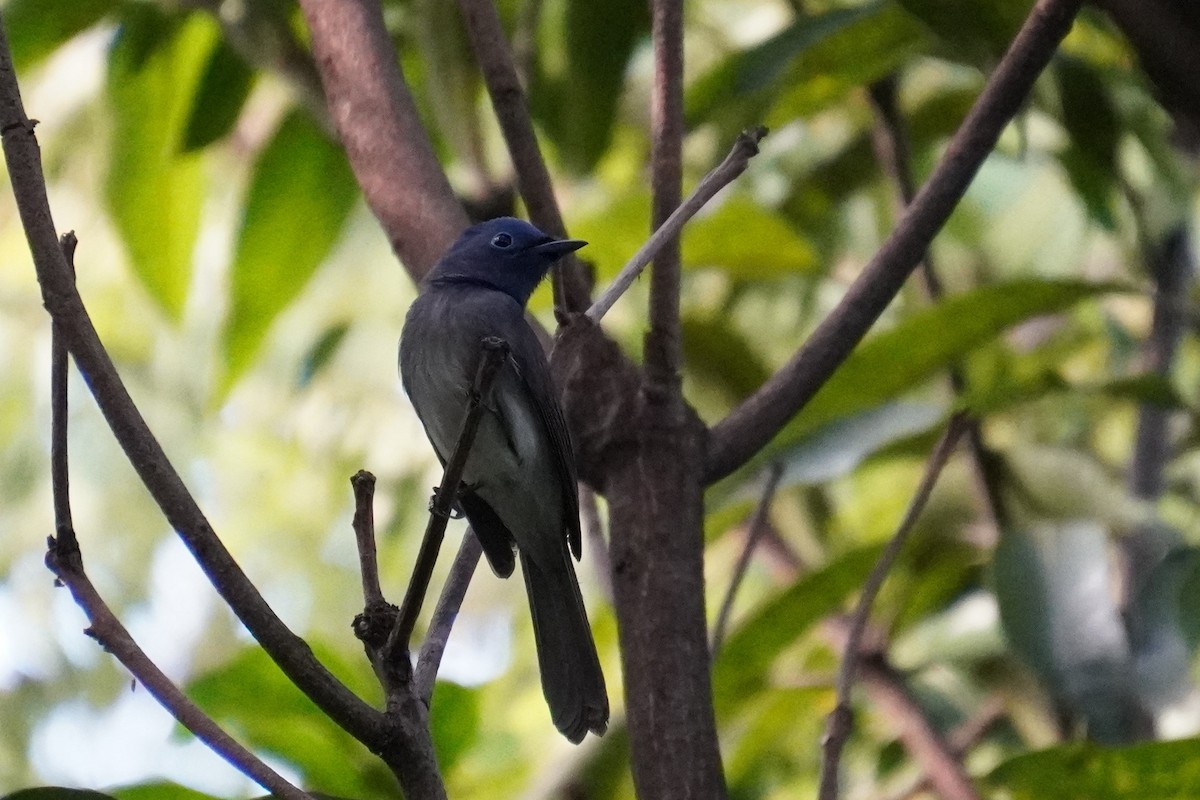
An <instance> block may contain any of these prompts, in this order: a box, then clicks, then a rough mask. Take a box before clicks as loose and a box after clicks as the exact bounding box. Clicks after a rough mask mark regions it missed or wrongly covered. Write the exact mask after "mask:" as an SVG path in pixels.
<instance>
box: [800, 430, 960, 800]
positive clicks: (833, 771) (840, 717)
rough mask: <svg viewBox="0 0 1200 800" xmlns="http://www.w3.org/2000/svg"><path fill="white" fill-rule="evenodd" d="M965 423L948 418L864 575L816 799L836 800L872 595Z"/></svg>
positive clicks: (877, 588)
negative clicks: (884, 544)
mask: <svg viewBox="0 0 1200 800" xmlns="http://www.w3.org/2000/svg"><path fill="white" fill-rule="evenodd" d="M964 422H965V419H964V417H962V416H961V415H955V416H953V417H951V419H950V424H949V425H947V426H946V431H945V433H943V434H942V438H941V439H940V440H939V441H938V443H937V446H936V447H934V449H933V454H932V455H931V456H930V457H929V463H928V465H927V466H926V467H925V475H924V477H922V478H921V483H920V484H919V485H918V486H917V491H916V493H915V494H914V495H913V499H912V502H911V503H909V506H908V510H907V511H906V512H905V514H904V519H903V520H901V522H900V526H899V527H898V528H897V529H896V533H895V534H894V535H893V536H892V539H891V541H890V542H888V544H887V547H885V548H884V551H883V553H881V554H880V556H879V561H877V562H876V564H875V566H874V568H873V569H872V570H871V574H870V575H869V576H867V582H866V583H865V584H864V585H863V590H862V594H861V595H860V596H859V599H858V605H857V606H856V607H855V609H854V614H853V615H851V617H850V626H849V631H848V632H847V634H846V644H845V647H844V649H843V655H842V665H841V669H840V670H839V671H838V680H837V706H836V707H835V708H834V709H833V711H832V712H831V713H830V715H829V721H828V724H827V727H826V729H825V741H824V746H823V757H822V760H821V784H820V791H819V793H818V795H817V796H818V798H819V800H837V796H838V765H839V763H840V761H841V755H842V748H843V747H844V746H845V744H846V739H847V738H848V737H849V736H850V732H851V730H852V728H853V712H852V710H851V707H850V692H851V690H852V689H853V687H854V677H855V672H856V670H857V668H858V665H859V659H860V657H861V653H860V651H861V648H862V640H863V633H864V632H865V631H866V628H867V617H868V616H869V615H870V613H871V606H872V604H873V603H874V602H875V597H876V595H878V594H879V589H880V588H881V587H882V586H883V582H884V580H885V579H886V578H887V575H888V573H889V572H890V571H891V569H892V566H893V565H894V564H895V563H896V558H897V557H898V556H899V555H900V551H901V550H902V549H903V548H904V544H905V542H906V541H907V540H908V534H909V533H910V532H911V531H912V527H913V525H914V524H915V523H916V521H917V518H918V517H919V516H920V514H921V511H922V510H923V509H924V508H925V503H926V502H927V501H928V500H929V495H930V494H931V493H932V492H933V487H934V484H936V483H937V479H938V476H939V475H941V473H942V468H943V467H944V466H946V462H947V461H948V460H949V458H950V454H951V453H952V452H953V451H954V446H955V444H957V443H958V438H959V436H960V435H961V434H962V432H963V430H964Z"/></svg>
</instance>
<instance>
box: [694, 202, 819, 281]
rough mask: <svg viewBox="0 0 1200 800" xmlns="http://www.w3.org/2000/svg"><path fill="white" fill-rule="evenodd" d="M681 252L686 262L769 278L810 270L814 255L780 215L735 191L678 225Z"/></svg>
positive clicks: (737, 274) (745, 277)
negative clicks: (706, 212)
mask: <svg viewBox="0 0 1200 800" xmlns="http://www.w3.org/2000/svg"><path fill="white" fill-rule="evenodd" d="M682 255H683V260H684V263H685V264H686V265H687V266H690V267H705V266H709V267H717V268H719V269H721V270H722V271H724V272H726V273H728V274H729V275H730V277H733V278H737V279H741V280H770V279H774V278H778V277H780V276H781V275H786V274H793V273H797V272H811V271H813V270H814V269H815V268H816V266H817V254H816V251H815V250H814V249H813V248H812V246H811V245H810V244H809V243H808V242H807V241H806V240H805V239H803V238H802V237H801V236H800V235H799V234H797V233H796V231H795V230H793V229H792V227H791V226H790V225H789V224H788V223H787V222H786V221H785V220H784V218H783V217H782V216H781V215H780V214H778V213H776V212H774V211H772V210H770V209H768V208H764V207H763V206H761V205H759V204H758V203H755V202H754V201H753V200H752V199H751V198H749V197H747V196H746V195H735V196H734V197H731V198H729V200H728V201H726V202H725V203H722V204H721V207H720V208H718V209H717V210H716V211H715V212H713V213H712V214H709V215H707V216H704V217H700V218H698V219H694V220H692V222H691V223H690V224H689V225H688V226H687V227H686V228H685V229H684V233H683V243H682Z"/></svg>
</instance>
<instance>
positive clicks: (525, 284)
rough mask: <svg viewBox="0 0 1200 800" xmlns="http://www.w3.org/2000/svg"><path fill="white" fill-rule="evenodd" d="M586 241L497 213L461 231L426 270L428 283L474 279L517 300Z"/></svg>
mask: <svg viewBox="0 0 1200 800" xmlns="http://www.w3.org/2000/svg"><path fill="white" fill-rule="evenodd" d="M585 244H587V242H582V241H580V240H578V239H555V238H554V237H553V236H547V235H546V234H544V233H542V232H541V231H539V230H538V229H537V228H535V227H533V226H532V225H530V224H529V223H528V222H526V221H525V220H522V219H516V218H514V217H499V218H497V219H491V220H488V221H487V222H481V223H479V224H478V225H472V226H471V227H470V228H467V229H466V230H465V231H463V233H462V235H461V236H459V237H458V240H457V241H455V242H454V244H452V245H451V246H450V249H449V250H447V251H446V254H445V255H443V256H442V257H441V258H440V259H439V260H438V262H437V263H436V264H434V265H433V269H432V270H431V271H430V273H429V282H430V283H435V284H437V283H477V284H483V285H485V286H490V287H491V288H493V289H497V290H499V291H501V292H504V293H505V294H507V295H509V296H510V297H512V298H513V299H514V300H516V301H517V302H518V303H520V304H521V305H522V306H523V305H525V303H527V302H528V301H529V296H530V295H531V294H533V290H534V289H536V288H537V285H538V284H539V283H541V281H542V279H543V278H545V277H546V273H547V272H548V271H549V270H550V266H551V265H552V264H553V263H554V262H555V261H557V260H558V259H560V258H562V257H563V256H565V255H566V254H567V253H570V252H573V251H575V250H578V249H579V248H581V247H583V246H584V245H585Z"/></svg>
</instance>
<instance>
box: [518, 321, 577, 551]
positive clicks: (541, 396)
mask: <svg viewBox="0 0 1200 800" xmlns="http://www.w3.org/2000/svg"><path fill="white" fill-rule="evenodd" d="M521 328H522V330H521V331H520V333H519V334H518V335H516V336H514V337H513V339H514V341H510V342H509V343H508V346H509V363H510V364H511V365H512V367H513V370H514V371H515V372H516V374H517V376H518V377H519V378H520V380H521V383H522V385H523V387H524V389H525V391H526V393H527V394H528V395H529V399H530V400H531V401H532V402H531V403H530V405H532V406H533V407H534V408H536V409H537V410H538V415H539V417H540V418H541V422H542V426H543V428H544V429H545V431H546V433H547V434H549V437H550V443H551V445H552V446H553V449H554V462H555V464H554V466H555V467H556V469H557V472H558V476H559V483H560V485H561V489H562V503H563V516H564V517H565V519H564V520H563V522H564V524H565V525H566V534H567V544H568V545H569V546H570V548H571V553H572V554H573V555H574V556H575V558H576V560H578V559H579V558H580V556H581V555H582V544H581V542H580V535H579V490H578V487H577V484H576V481H577V480H578V479H577V478H576V476H575V455H574V450H573V448H572V447H571V434H570V432H569V431H568V430H567V421H566V420H565V419H564V418H563V413H562V408H561V407H560V406H559V404H558V394H557V392H556V391H555V389H554V383H553V381H551V380H550V369H549V365H548V364H547V363H546V356H545V355H544V354H543V352H542V347H541V344H539V343H538V340H537V337H536V336H534V334H533V331H532V330H530V329H529V327H528V326H527V325H522V326H521Z"/></svg>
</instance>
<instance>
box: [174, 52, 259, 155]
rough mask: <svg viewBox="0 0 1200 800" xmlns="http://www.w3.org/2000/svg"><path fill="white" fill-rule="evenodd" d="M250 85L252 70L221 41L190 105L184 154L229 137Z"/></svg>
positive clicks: (205, 69) (252, 77) (210, 57)
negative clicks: (226, 135)
mask: <svg viewBox="0 0 1200 800" xmlns="http://www.w3.org/2000/svg"><path fill="white" fill-rule="evenodd" d="M253 85H254V70H252V69H250V67H249V66H247V64H246V62H245V61H244V60H243V59H242V57H241V56H239V55H238V54H237V53H236V52H235V51H234V49H233V48H232V47H230V46H229V43H228V42H226V41H225V40H224V39H221V41H220V42H219V43H218V44H217V46H216V47H215V48H213V51H212V53H211V55H210V56H209V58H208V64H207V65H205V67H204V75H203V76H202V77H201V78H200V87H199V89H198V90H197V91H196V96H195V99H194V100H193V101H192V111H191V115H190V116H189V117H188V121H187V125H186V126H185V131H184V135H183V150H184V151H185V152H186V151H190V150H199V149H200V148H202V147H206V146H208V145H210V144H212V143H213V142H215V141H217V140H218V139H220V138H221V137H223V136H225V134H227V133H229V131H230V130H231V129H232V128H233V125H234V123H235V122H237V119H238V115H240V114H241V112H242V106H243V105H245V103H246V98H247V97H249V96H250V88H251V87H252V86H253Z"/></svg>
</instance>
